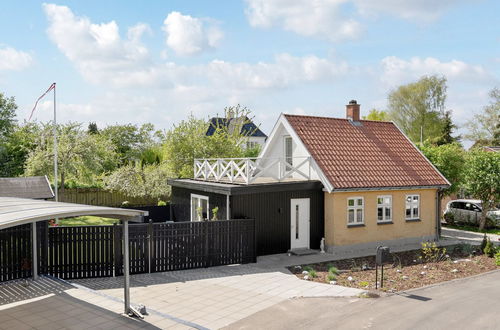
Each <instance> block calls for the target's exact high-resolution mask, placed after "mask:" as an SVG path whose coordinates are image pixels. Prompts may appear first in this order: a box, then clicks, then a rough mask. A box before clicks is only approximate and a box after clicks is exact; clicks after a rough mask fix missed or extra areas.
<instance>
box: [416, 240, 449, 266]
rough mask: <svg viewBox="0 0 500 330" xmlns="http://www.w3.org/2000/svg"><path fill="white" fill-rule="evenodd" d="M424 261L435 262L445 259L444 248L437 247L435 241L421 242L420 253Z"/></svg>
mask: <svg viewBox="0 0 500 330" xmlns="http://www.w3.org/2000/svg"><path fill="white" fill-rule="evenodd" d="M420 259H422V260H423V261H424V262H437V261H441V260H445V259H446V249H445V248H439V247H438V246H437V244H436V242H432V243H431V242H422V255H421V256H420Z"/></svg>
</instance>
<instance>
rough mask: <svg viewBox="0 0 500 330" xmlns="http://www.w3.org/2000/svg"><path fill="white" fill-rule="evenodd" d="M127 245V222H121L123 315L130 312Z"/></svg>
mask: <svg viewBox="0 0 500 330" xmlns="http://www.w3.org/2000/svg"><path fill="white" fill-rule="evenodd" d="M128 255H129V244H128V220H123V275H124V279H125V283H124V286H123V287H124V290H125V292H124V296H125V314H128V313H129V312H130V265H129V257H128Z"/></svg>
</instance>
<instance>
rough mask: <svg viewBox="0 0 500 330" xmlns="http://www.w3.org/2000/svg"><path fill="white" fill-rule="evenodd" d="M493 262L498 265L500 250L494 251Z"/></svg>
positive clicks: (499, 262) (499, 263) (499, 264)
mask: <svg viewBox="0 0 500 330" xmlns="http://www.w3.org/2000/svg"><path fill="white" fill-rule="evenodd" d="M495 264H496V265H497V266H500V251H497V253H495Z"/></svg>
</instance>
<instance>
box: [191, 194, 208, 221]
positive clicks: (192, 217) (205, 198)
mask: <svg viewBox="0 0 500 330" xmlns="http://www.w3.org/2000/svg"><path fill="white" fill-rule="evenodd" d="M193 198H196V199H198V206H196V208H198V207H199V205H200V204H199V203H200V202H199V201H201V200H206V201H207V218H206V219H197V214H196V213H195V214H193ZM189 206H190V213H191V221H204V220H210V199H209V197H208V196H203V195H197V194H191V198H190V202H189Z"/></svg>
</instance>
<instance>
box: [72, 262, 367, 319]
mask: <svg viewBox="0 0 500 330" xmlns="http://www.w3.org/2000/svg"><path fill="white" fill-rule="evenodd" d="M327 258H329V259H331V258H332V256H331V255H330V256H328V255H315V256H305V257H287V256H286V255H276V256H270V257H263V258H260V260H259V263H257V264H247V265H234V266H221V267H212V268H203V269H193V270H184V271H174V272H165V273H153V274H139V275H133V276H131V286H132V288H131V300H132V302H133V303H136V304H144V305H145V306H146V307H147V308H148V310H154V311H155V312H157V313H161V314H162V315H168V316H169V317H172V318H175V319H179V320H183V321H188V322H191V323H192V324H194V325H195V326H199V327H206V328H209V329H218V328H220V327H223V326H226V325H228V324H231V323H233V322H236V321H238V320H240V319H242V318H245V317H247V316H249V315H252V314H254V313H256V312H258V311H261V310H264V309H266V308H268V307H270V306H273V305H275V304H277V303H280V302H283V301H285V300H287V299H289V298H293V297H339V296H341V297H345V296H357V295H358V294H359V293H361V292H362V290H358V289H353V288H346V287H341V286H336V285H330V284H323V283H316V282H310V281H304V280H300V279H298V278H297V277H296V276H294V275H292V274H291V273H290V272H289V271H288V270H286V269H285V268H284V267H285V266H287V265H290V264H301V263H309V262H313V261H317V260H321V259H327ZM75 282H76V283H78V284H80V285H83V286H86V287H89V288H92V289H95V290H99V292H101V293H103V294H106V295H109V296H114V297H122V294H123V289H122V278H101V279H86V280H77V281H75Z"/></svg>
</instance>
